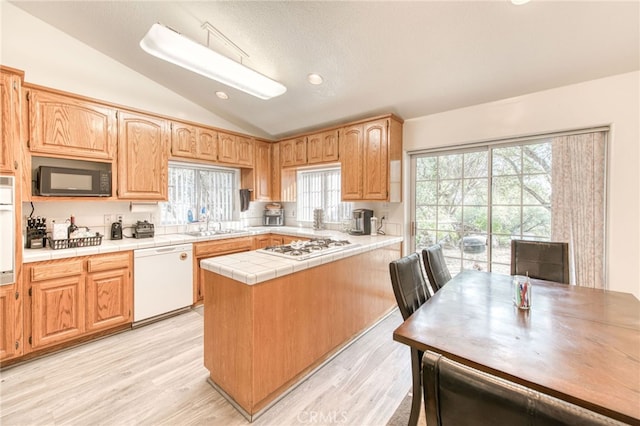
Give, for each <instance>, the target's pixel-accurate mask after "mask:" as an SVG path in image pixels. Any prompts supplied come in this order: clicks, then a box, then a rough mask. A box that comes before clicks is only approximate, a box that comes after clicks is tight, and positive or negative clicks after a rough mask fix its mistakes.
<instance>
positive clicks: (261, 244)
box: [253, 234, 271, 250]
mask: <svg viewBox="0 0 640 426" xmlns="http://www.w3.org/2000/svg"><path fill="white" fill-rule="evenodd" d="M270 245H271V235H270V234H265V235H256V236H255V237H253V249H254V250H258V249H261V248H265V247H268V246H270Z"/></svg>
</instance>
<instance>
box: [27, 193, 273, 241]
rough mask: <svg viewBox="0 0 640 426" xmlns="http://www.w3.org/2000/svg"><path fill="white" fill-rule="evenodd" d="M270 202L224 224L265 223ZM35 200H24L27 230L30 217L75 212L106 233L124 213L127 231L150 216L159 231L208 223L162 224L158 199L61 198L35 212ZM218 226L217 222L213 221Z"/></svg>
mask: <svg viewBox="0 0 640 426" xmlns="http://www.w3.org/2000/svg"><path fill="white" fill-rule="evenodd" d="M265 204H266V203H259V202H252V203H251V204H250V205H249V210H247V211H245V212H239V218H238V220H235V221H231V222H222V223H221V225H222V227H223V228H233V229H238V228H244V227H247V226H260V225H262V211H263V210H264V205H265ZM31 206H32V204H31V203H23V204H22V212H23V219H22V220H23V224H22V229H23V232H24V229H25V226H26V219H27V218H28V217H29V216H30V215H32V216H33V217H36V216H41V217H46V218H47V224H48V225H49V226H51V224H52V223H54V222H55V223H65V221H67V220H68V219H69V217H70V216H71V215H73V216H75V222H76V225H77V226H79V227H87V228H89V229H90V230H91V231H93V232H98V233H100V234H102V235H107V236H108V235H109V233H110V230H111V223H112V222H115V221H116V220H117V218H118V216H122V217H123V222H122V223H123V228H124V234H125V235H131V229H130V227H131V226H133V225H135V223H136V222H137V221H139V220H140V221H144V220H147V221H149V222H151V223H153V224H154V225H155V233H156V234H157V235H163V234H175V233H180V232H185V231H192V230H197V229H198V227H200V226H204V225H205V224H204V223H199V222H196V223H192V224H188V225H167V226H164V225H161V224H160V205H159V204H158V203H136V202H133V203H131V202H128V201H126V202H125V201H85V202H83V201H60V202H50V201H47V202H34V203H33V212H32V207H31ZM210 226H214V222H210Z"/></svg>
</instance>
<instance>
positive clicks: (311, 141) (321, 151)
mask: <svg viewBox="0 0 640 426" xmlns="http://www.w3.org/2000/svg"><path fill="white" fill-rule="evenodd" d="M338 159H339V149H338V130H337V129H336V130H329V131H326V132H322V133H315V134H313V135H310V136H308V137H307V163H309V164H316V163H330V162H334V161H338Z"/></svg>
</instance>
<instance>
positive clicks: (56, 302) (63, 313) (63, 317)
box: [26, 258, 85, 350]
mask: <svg viewBox="0 0 640 426" xmlns="http://www.w3.org/2000/svg"><path fill="white" fill-rule="evenodd" d="M82 263H83V262H82V259H78V258H74V259H70V260H67V259H65V260H59V261H47V262H38V263H35V264H29V265H27V267H26V274H27V275H26V276H27V278H28V280H29V283H28V288H29V295H30V298H31V305H30V306H27V311H30V312H31V330H30V338H29V340H30V343H31V349H32V350H36V349H40V348H43V347H47V346H52V345H55V344H58V343H62V342H65V341H69V340H71V339H73V338H75V337H78V336H80V335H82V334H83V333H84V331H85V324H84V306H85V303H84V289H85V275H84V271H83V267H82ZM29 308H30V309H29Z"/></svg>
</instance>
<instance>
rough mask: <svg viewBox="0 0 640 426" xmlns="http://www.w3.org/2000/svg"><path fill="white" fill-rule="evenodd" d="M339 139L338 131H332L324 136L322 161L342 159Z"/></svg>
mask: <svg viewBox="0 0 640 426" xmlns="http://www.w3.org/2000/svg"><path fill="white" fill-rule="evenodd" d="M338 139H339V138H338V130H331V131H328V132H324V133H323V134H322V161H324V162H331V161H338V159H339V158H340V150H339V146H340V145H339V144H338Z"/></svg>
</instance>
